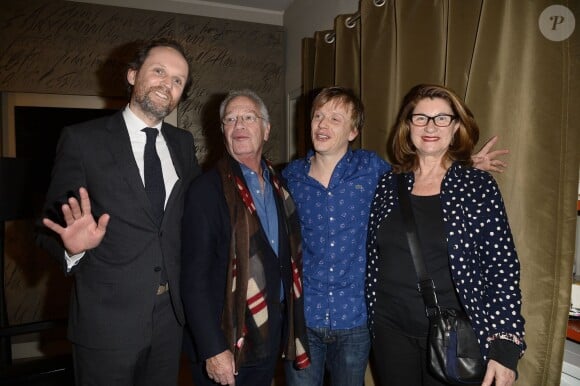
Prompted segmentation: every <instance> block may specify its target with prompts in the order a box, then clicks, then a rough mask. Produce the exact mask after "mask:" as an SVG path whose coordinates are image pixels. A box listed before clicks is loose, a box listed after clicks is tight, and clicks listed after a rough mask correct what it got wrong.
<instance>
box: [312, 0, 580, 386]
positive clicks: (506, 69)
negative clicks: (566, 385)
mask: <svg viewBox="0 0 580 386" xmlns="http://www.w3.org/2000/svg"><path fill="white" fill-rule="evenodd" d="M558 3H559V5H562V6H564V7H566V8H567V9H568V11H569V12H571V14H572V15H576V21H577V23H576V25H580V23H578V20H580V17H578V15H580V2H579V1H578V0H574V1H572V0H569V1H560V2H558ZM552 5H553V4H552V1H551V0H536V1H532V0H526V1H522V0H506V1H497V0H470V1H464V0H429V1H427V0H391V1H385V0H361V2H360V11H359V14H360V20H359V23H358V24H357V33H360V40H359V42H360V43H359V44H360V57H358V58H357V57H352V58H349V57H346V56H345V55H346V54H345V52H346V51H340V50H339V47H342V46H343V44H346V45H347V46H352V47H357V46H356V44H357V43H356V42H357V37H353V36H351V32H354V31H341V32H339V31H340V29H341V27H340V25H341V22H340V21H342V19H346V17H347V16H339V17H337V23H336V25H337V31H336V42H335V43H334V47H332V48H333V49H334V50H335V51H334V52H332V53H329V52H328V51H325V55H326V57H332V56H334V57H335V58H336V62H335V63H327V64H323V62H322V61H317V62H316V65H315V69H314V70H313V73H315V74H319V76H322V74H324V73H326V76H327V77H326V78H325V82H328V81H329V80H330V79H331V78H330V74H332V76H334V75H335V74H336V77H335V82H334V83H332V84H337V85H343V86H346V87H351V88H354V89H355V90H357V86H358V87H359V88H358V90H357V91H359V92H360V95H361V97H362V100H363V102H364V104H365V110H366V114H367V117H366V124H365V128H364V129H363V132H362V147H364V148H366V149H370V150H374V151H377V152H378V153H379V154H381V155H383V156H386V148H385V145H386V139H387V136H388V134H389V130H390V129H391V126H392V125H393V123H394V121H395V116H396V113H397V111H398V109H399V107H400V103H401V99H402V97H403V95H404V94H405V93H406V92H407V91H408V90H409V88H410V87H412V86H413V85H415V84H417V83H440V84H445V85H447V86H449V87H451V88H453V89H454V90H455V91H456V92H457V93H458V94H459V95H460V96H462V97H464V98H465V100H466V102H467V104H468V105H469V106H470V108H471V109H472V110H473V112H474V114H475V116H476V119H477V121H478V122H479V124H480V128H481V135H480V138H481V139H482V143H483V141H484V140H487V138H489V137H491V136H493V135H498V136H499V138H500V141H499V147H501V148H508V149H509V150H510V154H509V156H507V158H506V160H507V161H508V163H509V167H508V170H507V171H506V172H505V173H503V174H495V177H496V179H497V180H498V182H499V185H500V188H501V190H502V193H503V197H504V199H505V202H506V207H507V210H508V215H509V218H510V224H511V226H512V231H513V234H514V238H515V242H516V246H517V249H518V254H519V257H520V261H521V287H522V292H523V311H522V312H523V314H524V317H525V318H526V332H527V334H526V342H527V344H528V350H527V351H526V353H525V355H524V357H523V359H522V360H521V361H520V364H519V367H518V370H519V379H518V381H517V383H516V384H518V385H526V386H527V385H550V386H552V385H558V384H559V383H560V372H561V366H562V357H563V348H564V341H565V333H566V323H567V316H568V309H569V305H570V289H571V281H572V266H573V260H574V242H575V227H576V217H577V211H576V200H577V188H578V170H579V159H580V155H579V150H578V149H579V147H580V146H579V145H580V123H579V122H580V108H578V106H579V105H578V103H579V101H580V79H579V74H580V66H579V65H580V45H579V41H580V39H579V33H578V30H576V31H574V32H573V33H572V34H571V35H570V36H569V37H567V38H565V39H562V40H557V39H554V35H552V36H551V39H550V38H549V37H550V31H547V33H546V31H545V27H544V30H543V29H542V26H541V21H542V20H543V19H542V17H545V15H544V14H543V13H542V12H544V10H546V8H548V7H549V6H552ZM565 16H566V17H568V19H567V20H566V21H569V14H565ZM550 17H552V19H550V20H553V25H552V26H551V27H552V30H553V31H552V32H554V30H555V29H556V27H557V23H561V22H563V21H564V19H558V18H559V17H561V15H560V14H559V13H556V14H553V15H552V16H550ZM328 32H329V31H324V33H325V34H327V33H328ZM344 32H347V34H345V37H344V39H346V40H347V42H346V43H343V42H341V39H342V38H343V34H344ZM317 34H319V33H317ZM318 48H319V47H318V45H316V50H318ZM326 48H327V49H328V48H329V47H326ZM352 51H353V54H352V55H357V53H356V49H353V50H352ZM317 55H318V52H317ZM317 57H318V56H317ZM357 65H360V68H357ZM320 66H324V67H320ZM348 66H351V67H352V68H350V69H349V68H348ZM304 71H309V70H308V69H307V68H306V67H305V68H304ZM349 73H351V74H353V75H355V74H360V75H359V76H360V78H359V80H358V82H360V83H358V84H357V79H356V78H350V77H349V76H348V74H349ZM315 78H316V76H315ZM342 82H343V83H342ZM315 83H316V84H317V85H318V86H319V87H320V86H323V85H329V83H324V84H323V83H322V82H315Z"/></svg>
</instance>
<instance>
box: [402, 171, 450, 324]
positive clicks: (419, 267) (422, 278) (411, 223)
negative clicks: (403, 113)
mask: <svg viewBox="0 0 580 386" xmlns="http://www.w3.org/2000/svg"><path fill="white" fill-rule="evenodd" d="M397 185H398V191H399V203H400V205H401V214H402V217H403V223H404V224H405V234H406V236H407V242H408V243H409V250H410V251H411V257H412V258H413V265H414V266H415V271H416V272H417V278H418V279H419V281H418V282H417V289H418V291H419V293H420V294H421V296H422V297H423V302H424V303H425V313H426V314H427V317H428V318H430V317H432V316H435V315H436V314H437V313H439V311H440V309H439V304H438V303H437V294H436V293H435V283H434V282H433V279H431V276H429V273H428V272H427V268H426V266H425V259H423V254H422V252H421V247H420V246H419V238H418V237H417V224H416V223H415V216H414V215H413V208H411V199H410V198H409V190H408V189H407V186H406V184H405V180H404V177H403V175H402V174H399V175H397Z"/></svg>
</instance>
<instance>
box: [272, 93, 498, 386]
mask: <svg viewBox="0 0 580 386" xmlns="http://www.w3.org/2000/svg"><path fill="white" fill-rule="evenodd" d="M363 122H364V108H363V105H362V103H361V101H360V100H359V98H358V97H357V96H356V95H355V94H354V93H353V92H352V91H350V90H347V89H344V88H341V87H330V88H325V89H323V90H322V91H321V92H320V93H319V94H318V95H317V97H316V98H315V99H314V101H313V106H312V120H311V130H312V131H311V137H312V143H313V147H314V150H311V151H310V152H309V153H308V155H307V157H306V158H304V159H300V160H296V161H293V162H291V163H290V164H289V165H288V167H287V168H286V169H285V170H284V171H283V172H282V174H283V176H284V177H285V178H286V181H287V185H288V188H289V190H290V193H291V195H292V198H293V199H294V201H295V203H296V206H297V209H298V215H299V218H300V224H301V230H302V239H303V264H304V266H303V283H304V301H305V304H304V307H305V315H306V326H307V337H308V343H309V346H310V359H311V365H310V367H308V368H306V369H304V370H297V369H295V368H294V367H293V366H292V364H291V363H289V364H287V367H286V383H287V385H288V386H322V385H323V383H324V382H323V381H324V373H325V371H327V372H328V373H329V376H330V380H331V384H332V385H333V386H357V385H363V383H364V376H365V370H366V366H367V363H368V354H369V351H370V335H369V331H368V329H367V311H366V304H365V297H364V283H365V269H366V249H365V245H366V237H367V224H368V219H369V210H370V204H371V202H372V198H373V196H374V193H375V188H376V185H377V182H378V180H379V178H380V177H381V175H383V174H384V173H386V172H387V171H389V170H390V168H391V167H390V165H389V164H388V163H387V162H385V161H384V160H383V159H382V158H381V157H379V156H378V155H377V154H376V153H374V152H371V151H367V150H351V149H350V148H349V144H350V143H351V142H352V141H353V140H354V139H355V138H356V137H357V136H358V135H359V133H360V131H361V129H362V126H363ZM496 139H497V138H495V137H494V138H492V140H491V141H489V142H488V144H487V145H486V146H484V148H483V149H482V150H481V152H480V153H479V154H478V155H477V156H475V157H474V158H475V161H476V162H477V164H478V165H481V166H483V167H486V168H487V170H494V171H500V172H501V170H502V169H503V168H504V167H505V163H503V162H502V161H500V160H497V159H493V158H492V157H494V156H497V155H501V154H505V153H506V152H507V151H504V150H498V151H495V152H492V153H489V154H487V152H488V151H489V150H490V148H491V147H492V146H493V144H494V143H495V141H496ZM481 166H480V168H481Z"/></svg>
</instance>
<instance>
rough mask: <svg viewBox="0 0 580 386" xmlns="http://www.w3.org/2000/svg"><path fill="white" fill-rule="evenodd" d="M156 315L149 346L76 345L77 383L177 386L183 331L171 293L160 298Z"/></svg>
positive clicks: (74, 347)
mask: <svg viewBox="0 0 580 386" xmlns="http://www.w3.org/2000/svg"><path fill="white" fill-rule="evenodd" d="M152 318H153V320H152V323H153V336H152V337H151V342H148V343H147V344H146V346H145V347H143V346H140V347H134V348H131V347H127V348H123V349H116V350H100V349H93V348H89V347H84V346H81V345H79V344H73V358H74V362H75V385H76V386H149V385H150V386H154V385H155V386H162V385H171V386H173V385H176V384H177V377H178V372H179V358H180V353H181V339H182V333H183V330H182V328H181V326H180V325H179V323H178V322H177V319H176V318H175V313H174V312H173V306H172V305H171V299H170V297H169V293H167V292H166V293H164V294H163V295H159V296H157V297H156V299H155V309H154V312H153V316H152ZM111 328H115V326H111Z"/></svg>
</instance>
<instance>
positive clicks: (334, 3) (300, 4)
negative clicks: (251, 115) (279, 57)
mask: <svg viewBox="0 0 580 386" xmlns="http://www.w3.org/2000/svg"><path fill="white" fill-rule="evenodd" d="M358 9H359V0H294V2H293V3H292V4H291V5H290V7H289V8H288V9H287V10H286V12H284V27H285V28H286V39H287V41H286V92H287V93H288V94H289V95H293V94H295V93H297V92H300V91H301V89H300V88H301V86H302V77H301V66H302V39H303V38H307V37H313V36H314V32H315V31H321V30H327V29H333V28H334V19H335V18H336V16H338V15H342V14H351V13H355V12H358Z"/></svg>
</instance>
